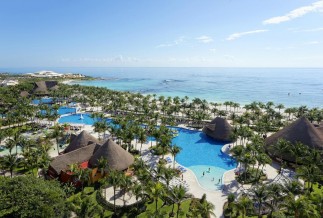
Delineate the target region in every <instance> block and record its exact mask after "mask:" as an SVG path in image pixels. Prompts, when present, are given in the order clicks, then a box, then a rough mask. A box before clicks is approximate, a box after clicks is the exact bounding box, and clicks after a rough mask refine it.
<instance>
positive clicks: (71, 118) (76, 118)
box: [58, 114, 94, 125]
mask: <svg viewBox="0 0 323 218" xmlns="http://www.w3.org/2000/svg"><path fill="white" fill-rule="evenodd" d="M81 115H82V117H83V119H82V118H81ZM58 122H59V123H79V124H85V125H93V123H94V119H93V118H91V115H90V114H72V115H68V116H63V117H61V118H59V120H58Z"/></svg>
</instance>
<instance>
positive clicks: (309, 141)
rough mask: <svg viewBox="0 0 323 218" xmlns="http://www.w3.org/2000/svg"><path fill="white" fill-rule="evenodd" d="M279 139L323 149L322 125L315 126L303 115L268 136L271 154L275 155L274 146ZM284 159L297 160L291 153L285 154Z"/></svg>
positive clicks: (268, 148) (267, 148) (267, 145)
mask: <svg viewBox="0 0 323 218" xmlns="http://www.w3.org/2000/svg"><path fill="white" fill-rule="evenodd" d="M279 139H285V140H286V141H289V142H291V143H292V145H295V144H296V143H297V142H300V143H302V144H304V145H306V146H308V147H310V148H314V149H320V150H323V131H322V129H321V127H318V128H317V127H315V126H314V125H313V124H312V123H310V122H309V121H308V120H307V119H306V118H305V117H301V118H299V119H298V120H296V121H294V122H293V123H291V124H290V125H288V126H286V127H285V128H283V129H281V130H279V131H278V132H276V133H274V134H273V135H271V136H270V137H268V138H266V140H265V143H266V150H267V151H268V152H269V154H271V155H275V154H274V153H275V152H274V149H273V148H272V146H273V145H274V144H276V143H277V142H278V140H279ZM283 159H284V160H288V161H293V162H294V161H295V160H294V159H295V158H292V155H291V154H287V153H285V154H283Z"/></svg>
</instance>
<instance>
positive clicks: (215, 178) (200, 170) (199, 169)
mask: <svg viewBox="0 0 323 218" xmlns="http://www.w3.org/2000/svg"><path fill="white" fill-rule="evenodd" d="M189 169H190V170H192V171H193V172H194V174H195V176H196V179H197V180H198V181H199V183H200V185H201V186H202V187H203V188H204V189H206V190H209V191H214V190H219V189H221V185H222V177H223V174H224V173H225V172H226V171H227V170H225V169H223V168H221V167H216V166H209V165H197V166H191V167H189Z"/></svg>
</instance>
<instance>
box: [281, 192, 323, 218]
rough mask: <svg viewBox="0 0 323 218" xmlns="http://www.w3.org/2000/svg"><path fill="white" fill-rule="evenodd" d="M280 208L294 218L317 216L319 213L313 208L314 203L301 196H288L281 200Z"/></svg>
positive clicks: (314, 217)
mask: <svg viewBox="0 0 323 218" xmlns="http://www.w3.org/2000/svg"><path fill="white" fill-rule="evenodd" d="M280 207H281V208H285V209H286V210H287V212H288V213H289V214H291V215H293V216H294V217H295V218H312V217H313V218H316V217H317V218H319V217H320V215H319V213H318V212H317V211H316V210H315V205H314V204H312V203H311V202H310V201H309V200H308V199H306V198H304V197H301V198H298V199H296V198H295V196H294V195H292V196H289V197H288V198H287V199H286V200H285V201H284V202H282V204H281V206H280Z"/></svg>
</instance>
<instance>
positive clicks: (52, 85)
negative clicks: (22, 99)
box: [33, 81, 58, 94]
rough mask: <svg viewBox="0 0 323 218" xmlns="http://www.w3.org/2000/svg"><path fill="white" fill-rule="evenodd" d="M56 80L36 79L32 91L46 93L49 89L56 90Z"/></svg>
mask: <svg viewBox="0 0 323 218" xmlns="http://www.w3.org/2000/svg"><path fill="white" fill-rule="evenodd" d="M57 84H58V83H57V81H38V82H35V87H34V90H33V92H34V93H36V94H48V92H49V90H57V89H58V85H57Z"/></svg>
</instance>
